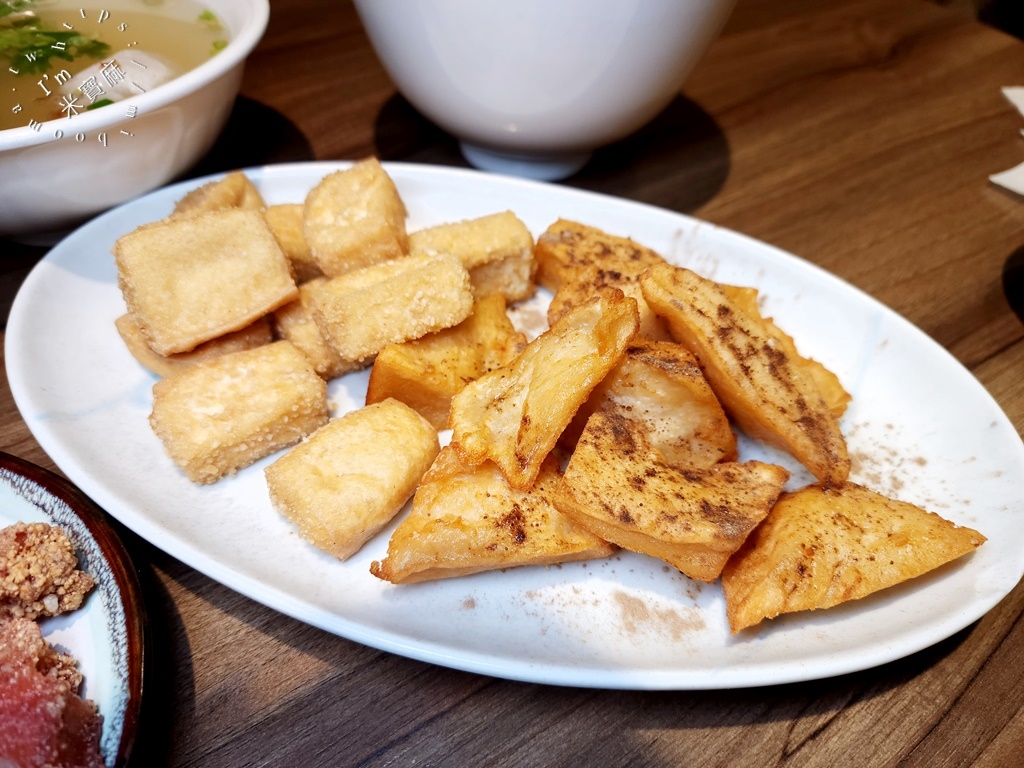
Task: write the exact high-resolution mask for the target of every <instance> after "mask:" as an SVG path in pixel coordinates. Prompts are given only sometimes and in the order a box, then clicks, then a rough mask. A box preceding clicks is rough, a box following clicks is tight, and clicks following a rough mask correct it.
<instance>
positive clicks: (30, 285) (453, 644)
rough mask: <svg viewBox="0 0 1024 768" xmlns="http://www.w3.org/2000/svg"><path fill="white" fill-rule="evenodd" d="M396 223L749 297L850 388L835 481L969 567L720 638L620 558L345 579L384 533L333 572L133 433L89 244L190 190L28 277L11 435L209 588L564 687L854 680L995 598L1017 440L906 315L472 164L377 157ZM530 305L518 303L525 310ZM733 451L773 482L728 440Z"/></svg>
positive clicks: (292, 178) (457, 662)
mask: <svg viewBox="0 0 1024 768" xmlns="http://www.w3.org/2000/svg"><path fill="white" fill-rule="evenodd" d="M345 165H347V164H330V163H312V164H299V165H281V166H272V167H267V168H262V169H254V170H251V171H249V174H250V177H251V178H252V179H253V180H254V182H255V183H256V185H257V187H258V188H259V190H260V192H261V193H262V194H263V195H264V197H265V199H266V200H267V202H268V203H270V204H274V203H283V202H301V201H302V200H303V199H304V197H305V194H306V192H307V191H308V190H309V189H310V188H311V187H312V186H313V185H314V184H316V182H317V181H319V179H321V178H322V177H323V176H324V175H325V174H326V173H328V172H330V171H332V170H336V169H337V168H339V167H344V166H345ZM387 169H388V171H389V172H390V173H391V175H392V176H393V178H394V179H395V181H396V183H397V185H398V188H399V190H400V192H401V194H402V197H403V198H404V200H405V202H406V204H407V206H408V209H409V228H410V230H415V229H418V228H421V227H424V226H428V225H432V224H438V223H442V222H446V221H453V220H458V219H464V218H471V217H475V216H480V215H484V214H487V213H493V212H496V211H500V210H505V209H510V210H512V211H514V212H515V213H516V214H517V215H519V217H520V218H522V219H523V220H524V221H525V222H526V223H527V225H528V226H529V227H530V228H531V229H532V230H533V232H534V233H535V234H538V233H540V232H542V231H543V230H544V229H545V228H547V226H548V225H550V224H551V223H552V222H554V221H555V220H556V219H557V218H559V217H563V218H568V219H575V220H577V221H581V222H584V223H588V224H592V225H595V226H599V227H601V228H603V229H604V230H606V231H608V232H611V233H614V234H618V235H624V236H629V237H632V238H634V239H636V240H638V241H640V242H642V243H644V244H646V245H648V246H650V247H652V248H654V249H656V250H657V251H659V252H661V253H662V254H663V255H664V256H666V257H667V258H668V259H670V260H671V261H674V262H677V263H679V264H684V265H687V266H689V267H691V268H693V269H695V270H696V271H698V272H700V273H702V274H704V275H706V276H708V277H711V278H714V279H717V280H721V281H725V282H731V283H737V284H747V285H753V286H756V287H758V288H759V289H761V292H762V295H763V297H764V307H765V310H766V312H767V313H768V314H769V315H772V316H774V317H775V319H776V320H777V321H778V323H779V325H780V326H781V327H782V328H784V329H786V330H787V331H788V332H789V333H790V334H792V335H793V336H795V337H796V339H797V343H798V344H799V345H800V347H801V350H802V351H803V352H804V353H805V354H808V355H810V356H812V357H815V358H817V359H819V360H821V361H822V362H823V363H825V364H826V365H827V366H829V367H830V368H831V369H832V370H834V371H835V372H836V373H837V374H838V375H839V376H840V378H841V380H842V381H843V383H844V385H845V386H846V388H847V389H848V390H849V391H850V392H851V393H852V395H853V404H852V406H851V408H850V410H849V411H848V413H847V414H846V416H845V417H844V418H843V422H842V423H843V426H844V431H845V433H846V434H847V436H848V440H849V445H850V451H851V454H852V456H853V457H854V465H855V467H854V473H853V479H854V480H857V481H859V482H861V483H863V484H865V485H867V486H869V487H872V488H874V489H876V490H879V491H881V492H883V493H888V494H890V495H894V496H897V497H898V498H900V499H903V500H906V501H910V502H913V503H917V504H920V505H922V506H924V507H926V508H928V509H930V510H932V511H935V512H938V513H939V514H941V515H943V516H944V517H947V518H948V519H951V520H953V521H954V522H956V523H960V524H965V525H970V526H972V527H974V528H977V529H978V530H980V531H981V532H982V533H983V534H985V535H986V536H987V537H988V539H989V540H988V542H987V543H986V544H985V545H984V546H983V547H981V548H980V549H979V550H978V551H977V552H975V553H973V554H972V555H970V556H968V557H966V558H963V559H961V560H960V561H958V562H956V563H954V564H952V565H951V566H947V567H945V568H942V569H940V570H939V571H938V572H936V573H933V574H931V575H929V576H926V577H924V578H921V579H918V580H916V581H915V582H913V583H911V584H906V585H901V586H900V587H897V588H893V589H890V590H887V591H885V592H883V593H882V594H879V595H875V596H873V597H870V598H867V599H864V600H861V601H858V602H857V603H855V604H849V605H845V606H840V607H838V608H836V609H833V610H829V611H823V612H815V613H811V614H794V615H790V616H788V617H784V618H782V619H779V620H776V621H773V622H768V623H767V624H766V625H765V626H763V628H762V629H760V630H759V631H756V632H751V633H744V634H742V635H741V636H738V637H731V636H730V635H729V631H728V627H727V624H726V620H725V608H724V602H723V598H722V593H721V590H720V588H719V587H718V586H717V585H705V586H702V585H700V584H698V583H696V582H693V581H690V580H689V579H687V578H685V577H684V576H682V575H680V574H679V573H677V572H675V571H673V570H672V569H670V568H668V567H667V566H665V565H664V564H663V563H661V562H660V561H656V560H653V559H650V558H646V557H642V556H639V555H633V554H629V553H623V554H621V555H619V556H615V557H612V558H609V559H607V560H603V561H592V562H589V563H582V564H581V563H576V564H570V565H564V566H562V567H551V568H540V567H537V568H520V569H515V570H511V571H507V572H494V573H487V574H480V575H476V576H471V577H466V578H460V579H453V580H447V581H440V582H436V583H427V584H417V585H409V586H402V587H396V586H393V585H390V584H387V583H384V582H381V581H378V580H377V579H375V578H374V577H373V576H371V575H370V574H369V572H368V566H369V563H370V561H371V560H374V559H380V558H382V557H383V555H384V554H385V551H386V548H387V541H388V536H389V533H390V530H391V529H390V528H389V529H388V530H386V531H384V532H382V533H381V534H380V535H378V536H377V537H375V538H374V539H372V540H371V541H370V542H369V543H368V544H367V545H366V546H365V547H364V548H363V549H362V550H361V551H360V552H359V553H358V554H357V555H356V556H355V557H353V558H352V559H351V560H349V561H347V562H345V563H340V562H337V561H335V560H334V559H332V558H331V557H329V556H327V555H325V554H323V553H321V552H319V551H317V550H316V549H314V548H313V547H311V546H310V545H308V544H307V543H305V542H304V541H303V540H302V539H300V538H299V537H298V535H297V534H296V532H295V529H294V528H293V527H292V526H291V525H290V524H289V523H288V522H286V521H285V520H284V519H283V518H281V517H280V516H279V515H278V514H276V513H275V512H274V511H273V509H272V508H271V506H270V503H269V501H268V499H267V491H266V487H265V485H264V480H263V471H262V470H263V468H264V467H265V466H266V465H267V464H268V463H270V462H271V461H272V460H273V458H274V457H269V458H267V459H265V460H263V461H261V462H259V463H258V464H256V465H254V466H252V467H249V468H247V469H245V470H243V471H241V472H239V473H238V474H237V475H236V476H234V477H230V478H227V479H224V480H221V481H220V482H218V483H217V484H215V485H213V486H205V487H201V486H197V485H193V484H192V483H191V482H189V481H188V480H187V479H186V478H185V477H184V475H183V474H182V473H181V472H179V471H178V470H177V469H176V468H175V467H174V465H173V464H172V463H171V462H170V460H169V459H168V458H167V457H166V456H165V454H164V451H163V450H162V446H161V444H160V442H159V440H158V439H157V438H156V436H155V435H154V434H153V433H152V431H151V430H150V428H149V424H148V422H147V417H148V414H149V409H150V402H151V394H150V392H151V387H152V385H153V383H154V381H155V379H154V377H153V376H152V375H150V374H149V373H147V372H146V371H144V370H143V369H142V368H141V367H140V366H139V365H138V364H137V363H136V362H135V361H134V360H133V359H132V357H131V355H130V354H129V353H128V351H127V350H126V349H125V347H124V345H123V344H122V343H121V341H120V338H119V337H118V335H117V332H116V331H115V330H114V319H115V318H116V317H118V316H119V315H120V314H122V313H123V312H124V311H125V307H124V304H123V301H122V298H121V294H120V292H119V290H118V287H117V279H116V271H115V267H114V261H113V258H112V257H111V255H110V249H111V247H112V246H113V244H114V241H115V240H116V238H117V237H119V236H120V235H122V234H125V233H127V232H129V231H130V230H132V229H133V228H134V227H136V226H138V225H140V224H144V223H147V222H150V221H154V220H156V219H159V218H162V217H164V216H166V215H167V214H168V213H169V212H170V210H171V208H172V205H173V203H174V201H175V200H177V199H178V198H180V197H182V196H183V195H184V194H185V192H186V191H187V190H189V189H190V188H192V187H194V186H196V185H198V184H200V183H202V182H204V181H206V180H205V179H198V180H194V181H190V182H187V183H183V184H179V185H177V186H174V187H170V188H166V189H163V190H160V191H158V192H155V193H153V194H150V195H147V196H146V197H144V198H141V199H139V200H137V201H135V202H132V203H130V204H127V205H125V206H123V207H121V208H118V209H115V210H113V211H111V212H109V213H107V214H105V215H103V216H101V217H99V218H98V219H96V220H94V221H92V222H91V223H89V224H87V225H85V226H84V227H82V228H81V229H79V230H77V231H76V232H75V233H74V234H72V235H71V236H70V237H68V238H67V239H66V240H64V241H63V242H62V243H60V244H59V245H58V246H57V247H56V248H54V249H53V251H52V252H51V253H50V254H49V255H48V256H47V257H46V258H45V259H44V260H43V261H42V262H41V263H40V264H39V265H38V266H37V267H36V268H35V269H34V270H33V271H32V273H31V274H30V275H29V277H28V278H27V279H26V281H25V283H24V285H23V287H22V289H21V291H20V293H19V294H18V296H17V298H16V300H15V303H14V307H13V309H12V312H11V316H10V320H9V323H8V328H7V347H6V355H7V369H8V376H9V378H10V382H11V389H12V391H13V393H14V397H15V400H16V402H17V404H18V407H19V408H20V410H21V413H22V415H23V416H24V418H25V420H26V421H27V423H28V425H29V427H30V428H31V430H32V432H33V434H34V435H35V436H36V438H37V439H38V440H39V442H40V444H41V445H42V446H43V448H44V449H45V450H46V451H47V452H48V453H49V454H50V456H51V457H53V459H54V461H55V462H56V463H57V465H58V466H60V467H61V469H62V470H63V471H64V472H65V473H66V474H67V475H68V476H69V477H70V478H72V479H73V480H74V482H75V483H77V484H78V485H79V486H80V487H81V488H82V489H83V490H84V491H85V492H86V493H88V494H89V495H90V496H91V497H92V498H93V499H95V500H96V502H97V503H99V504H100V505H101V506H102V507H103V508H104V509H106V510H107V511H108V512H109V513H110V514H111V515H113V516H115V517H116V518H117V519H119V520H120V521H121V522H123V523H124V524H125V525H127V526H128V527H129V528H131V529H133V530H134V531H136V532H137V533H138V534H139V535H141V536H143V537H144V538H146V539H148V540H149V541H150V542H152V543H153V544H155V545H156V546H158V547H161V548H162V549H164V550H166V551H167V552H169V553H170V554H172V555H174V556H175V557H177V558H179V559H181V560H183V561H184V562H186V563H188V564H190V565H191V566H193V567H195V568H197V569H198V570H200V571H202V572H204V573H206V574H207V575H208V576H210V577H211V578H213V579H216V580H217V581H220V582H222V583H224V584H226V585H228V586H230V587H232V588H233V589H236V590H238V591H239V592H241V593H243V594H245V595H248V596H249V597H251V598H253V599H254V600H258V601H260V602H262V603H264V604H266V605H268V606H271V607H273V608H276V609H277V610H279V611H282V612H283V613H286V614H289V615H291V616H293V617H295V618H297V619H300V620H302V621H305V622H308V623H310V624H313V625H315V626H318V627H322V628H323V629H325V630H328V631H330V632H334V633H336V634H338V635H341V636H344V637H347V638H349V639H351V640H355V641H357V642H360V643H364V644H367V645H370V646H374V647H377V648H381V649H384V650H388V651H391V652H394V653H399V654H403V655H406V656H409V657H412V658H416V659H421V660H425V661H429V662H433V663H436V664H443V665H447V666H451V667H455V668H459V669H464V670H469V671H474V672H480V673H484V674H488V675H495V676H499V677H506V678H512V679H519V680H527V681H534V682H542V683H555V684H565V685H576V686H595V687H608V688H637V689H641V688H651V689H653V688H661V689H697V688H727V687H738V686H754V685H765V684H774V683H783V682H791V681H797V680H806V679H812V678H820V677H827V676H831V675H837V674H841V673H845V672H850V671H855V670H859V669H864V668H867V667H871V666H874V665H878V664H881V663H884V662H887V661H890V660H892V659H896V658H900V657H902V656H905V655H907V654H910V653H913V652H914V651H917V650H919V649H922V648H925V647H927V646H929V645H931V644H933V643H935V642H937V641H939V640H941V639H943V638H946V637H948V636H949V635H951V634H953V633H954V632H956V631H958V630H960V629H962V628H963V627H966V626H967V625H968V624H970V623H971V622H973V621H975V620H976V619H978V618H979V617H981V616H982V615H984V614H985V613H986V612H987V611H988V610H989V609H990V608H992V606H994V605H995V604H996V603H997V602H998V601H999V600H1000V599H1001V598H1002V597H1003V596H1004V595H1006V593H1007V592H1009V591H1010V590H1011V589H1012V588H1013V586H1014V585H1015V584H1016V583H1017V582H1018V581H1019V579H1020V578H1021V575H1022V573H1024V527H1022V526H1021V524H1020V522H1019V520H1018V519H1017V517H1018V515H1019V512H1020V507H1021V495H1022V492H1021V485H1020V478H1021V477H1024V446H1022V444H1021V440H1020V437H1019V436H1018V435H1017V433H1016V430H1015V429H1014V427H1013V425H1012V424H1011V423H1010V422H1009V420H1008V419H1007V418H1006V416H1005V415H1004V414H1003V413H1002V411H1001V410H1000V409H999V407H998V406H997V404H996V403H995V402H994V401H993V400H992V398H991V397H990V396H989V395H988V394H987V392H986V391H985V389H984V388H983V387H982V386H981V385H980V384H979V383H978V382H977V381H976V380H975V379H974V378H973V377H972V376H971V374H970V373H968V372H967V371H966V370H965V369H964V368H963V367H962V366H961V365H959V364H958V363H957V362H956V361H955V360H954V359H953V358H952V357H951V356H950V355H949V354H947V353H946V352H945V351H944V350H943V349H942V348H940V347H939V346H938V345H937V344H935V343H934V342H933V341H932V340H931V339H929V338H928V337H927V336H925V335H924V334H923V333H922V332H921V331H919V330H918V329H916V328H915V327H913V326H912V325H911V324H910V323H908V322H907V321H905V320H903V319H902V318H900V317H899V316H898V315H896V314H895V313H894V312H892V311H890V310H889V309H887V308H886V307H884V306H882V305H881V304H879V303H878V302H876V301H874V300H873V299H871V298H869V297H868V296H866V295H864V294H863V293H861V292H859V291H857V290H856V289H854V288H852V287H851V286H850V285H848V284H846V283H844V282H842V281H841V280H839V279H838V278H836V277H834V276H832V275H830V274H828V273H826V272H824V271H822V270H820V269H818V268H817V267H815V266H813V265H811V264H809V263H807V262H804V261H802V260H800V259H798V258H796V257H794V256H791V255H789V254H787V253H784V252H782V251H780V250H778V249H776V248H773V247H771V246H768V245H765V244H764V243H760V242H757V241H755V240H752V239H750V238H748V237H744V236H742V235H739V234H736V233H734V232H730V231H727V230H723V229H721V228H718V227H715V226H713V225H710V224H707V223H703V222H700V221H697V220H695V219H692V218H688V217H686V216H681V215H678V214H676V213H672V212H669V211H664V210H660V209H656V208H652V207H649V206H645V205H640V204H637V203H632V202H627V201H623V200H618V199H613V198H609V197H604V196H599V195H595V194H590V193H586V192H580V191H577V190H573V189H568V188H564V187H559V186H549V185H543V184H539V183H533V182H527V181H522V180H518V179H512V178H504V177H498V176H488V175H485V174H481V173H478V172H475V171H467V170H456V169H448V168H440V167H429V166H414V165H403V164H391V165H388V166H387ZM548 299H549V297H547V296H545V295H543V294H541V295H538V297H537V298H535V299H533V300H531V301H530V302H529V303H528V304H527V305H526V307H524V308H522V309H519V310H517V312H516V317H517V319H518V320H519V321H520V322H527V321H528V320H529V319H530V318H531V317H537V316H538V315H541V316H542V314H541V313H543V311H544V309H545V307H546V303H547V301H548ZM365 386H366V374H365V372H364V373H360V374H353V375H350V376H348V377H345V378H344V379H341V380H337V381H335V382H333V383H332V385H331V388H330V397H331V399H332V403H333V407H334V412H335V414H339V413H341V412H343V411H346V410H348V409H351V408H353V407H356V406H358V405H360V404H361V403H362V398H363V396H364V394H365ZM741 455H742V457H744V458H767V459H768V460H773V461H777V462H779V463H781V464H784V465H785V466H787V467H789V468H791V469H793V470H794V477H793V479H792V480H791V482H790V486H791V487H794V486H797V485H800V484H803V483H805V482H808V481H809V480H810V478H809V476H808V475H807V473H806V472H804V471H803V470H802V469H800V468H799V467H797V466H795V465H794V464H793V462H792V461H790V460H789V459H788V458H787V457H784V456H780V455H779V454H777V453H774V452H772V451H768V450H765V449H764V448H762V447H761V446H759V445H756V444H753V443H751V442H749V441H743V442H742V445H741Z"/></svg>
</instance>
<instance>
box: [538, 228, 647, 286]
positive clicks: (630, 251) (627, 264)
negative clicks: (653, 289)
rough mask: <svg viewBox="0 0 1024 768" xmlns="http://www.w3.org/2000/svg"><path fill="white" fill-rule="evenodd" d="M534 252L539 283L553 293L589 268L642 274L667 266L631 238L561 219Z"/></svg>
mask: <svg viewBox="0 0 1024 768" xmlns="http://www.w3.org/2000/svg"><path fill="white" fill-rule="evenodd" d="M533 253H534V258H535V259H536V260H537V282H538V283H540V284H541V285H543V286H544V287H545V288H547V289H548V290H549V291H551V292H552V293H554V292H556V291H557V290H558V289H559V288H560V287H561V285H562V283H563V282H565V281H566V280H570V279H574V278H577V277H578V276H579V275H580V274H581V272H582V271H583V270H584V269H586V268H588V267H597V268H599V269H603V270H606V271H607V272H609V273H611V272H619V273H621V274H622V275H639V274H640V273H642V272H643V271H644V270H645V269H647V268H648V267H650V266H652V265H654V264H664V263H665V259H663V258H662V257H661V255H660V254H658V253H656V252H655V251H652V250H651V249H650V248H647V247H645V246H643V245H640V244H639V243H637V242H635V241H633V240H630V239H629V238H626V237H618V236H616V235H610V234H608V233H607V232H604V231H602V230H600V229H598V228H597V227H590V226H587V225H586V224H579V223H577V222H575V221H568V220H566V219H559V220H558V221H556V222H555V223H554V224H552V225H551V226H550V227H548V228H547V230H545V231H544V233H543V234H542V235H541V236H540V237H538V238H537V244H536V246H535V247H534V250H533Z"/></svg>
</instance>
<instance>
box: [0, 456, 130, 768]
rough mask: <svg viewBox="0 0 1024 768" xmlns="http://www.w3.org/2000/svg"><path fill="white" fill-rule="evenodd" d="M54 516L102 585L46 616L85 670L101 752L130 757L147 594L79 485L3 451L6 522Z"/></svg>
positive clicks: (50, 638) (108, 760)
mask: <svg viewBox="0 0 1024 768" xmlns="http://www.w3.org/2000/svg"><path fill="white" fill-rule="evenodd" d="M17 522H23V523H48V524H50V525H57V526H60V527H61V528H62V529H64V531H65V532H66V533H67V534H68V537H69V538H70V539H71V542H72V544H73V545H74V547H75V553H76V555H77V556H78V567H79V568H80V569H81V570H83V571H85V572H86V573H88V574H89V575H90V576H92V577H93V580H94V581H95V582H96V586H95V587H93V589H92V590H91V591H90V592H89V594H88V595H87V596H86V599H85V601H84V602H83V603H82V607H80V608H79V609H78V610H76V611H70V612H68V613H64V614H61V615H59V616H54V617H51V618H47V619H43V620H41V621H40V622H39V627H40V629H41V630H42V632H43V637H44V638H45V639H46V641H47V642H48V643H50V644H51V645H53V646H55V647H56V648H57V649H58V650H60V651H61V652H63V653H70V654H71V655H72V656H73V657H74V659H75V661H77V662H78V671H79V672H81V673H82V689H81V691H79V693H80V694H81V696H82V698H85V699H92V700H93V701H94V702H96V706H97V707H98V708H99V713H100V715H102V716H103V730H102V732H101V734H100V753H101V754H102V756H103V760H104V763H105V764H106V765H108V766H111V767H113V766H124V765H126V764H127V761H128V758H129V756H130V754H131V751H132V747H133V745H134V743H135V733H136V727H137V724H138V717H139V707H140V706H141V701H142V666H143V645H144V639H143V624H144V613H143V607H142V596H141V591H140V588H139V585H138V581H137V579H136V576H135V569H134V567H133V566H132V564H131V560H130V559H129V557H128V553H127V552H126V551H125V549H124V547H123V546H122V544H121V541H120V539H118V537H117V534H116V533H115V532H114V529H113V528H111V527H110V526H109V525H108V523H107V522H106V520H104V518H103V516H102V514H101V513H100V512H99V511H98V510H97V509H95V507H94V506H93V504H92V502H91V501H89V499H87V498H86V497H85V496H84V495H83V494H81V493H80V492H79V491H78V489H77V488H75V487H73V486H72V485H71V484H70V483H68V482H67V481H66V480H64V479H63V478H61V477H59V476H58V475H55V474H54V473H52V472H50V471H48V470H46V469H43V468H42V467H38V466H36V465H35V464H32V463H30V462H28V461H25V460H24V459H19V458H17V457H15V456H10V455H8V454H6V453H0V528H6V527H7V526H9V525H13V524H14V523H17Z"/></svg>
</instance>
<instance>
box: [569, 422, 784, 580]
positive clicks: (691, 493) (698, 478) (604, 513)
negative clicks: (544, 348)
mask: <svg viewBox="0 0 1024 768" xmlns="http://www.w3.org/2000/svg"><path fill="white" fill-rule="evenodd" d="M788 479H789V472H787V471H786V470H785V469H783V468H782V467H778V466H775V465H774V464H764V463H762V462H758V461H747V462H743V463H733V462H729V463H722V464H716V465H715V466H714V467H711V468H709V469H681V468H678V467H672V466H669V465H668V464H666V463H665V462H664V461H663V460H662V458H661V456H659V455H658V453H657V452H656V451H655V450H653V449H652V448H651V446H650V445H649V444H648V443H647V439H646V437H645V436H644V434H643V431H642V428H641V427H640V426H639V425H638V424H637V423H636V422H633V421H631V420H629V419H627V418H624V417H623V416H621V415H619V414H614V413H602V412H598V413H595V414H594V415H593V416H591V417H590V421H588V422H587V428H586V429H585V430H584V431H583V435H582V436H581V437H580V440H579V443H578V444H577V446H576V450H575V452H574V453H573V455H572V458H571V459H570V460H569V465H568V466H567V467H566V470H565V476H564V477H563V478H562V483H561V485H560V486H559V488H558V492H557V493H556V495H555V506H557V507H558V508H559V509H560V510H562V511H563V512H565V513H566V514H567V515H569V516H570V517H572V518H573V519H575V520H576V521H577V522H578V523H580V524H581V525H583V526H585V527H587V528H589V529H590V530H591V531H592V532H593V533H595V534H596V535H598V536H600V537H601V538H602V539H605V540H606V541H610V542H612V543H613V544H618V545H619V546H620V547H623V548H624V549H629V550H632V551H634V552H641V553H643V554H647V555H651V556H652V557H657V558H659V559H661V560H664V561H665V562H667V563H669V564H671V565H673V566H674V567H676V568H678V569H679V570H680V571H682V572H683V573H685V574H686V575H687V576H690V577H691V578H694V579H700V580H701V581H712V580H713V579H715V578H717V577H718V575H719V574H720V573H721V571H722V568H723V567H724V566H725V563H726V561H727V560H728V559H729V556H730V555H732V553H733V552H735V551H736V550H737V549H739V547H740V545H742V544H743V541H744V540H745V539H746V537H747V536H748V534H749V533H750V532H751V531H752V530H754V528H755V526H757V524H758V523H760V522H761V520H762V519H764V517H765V515H767V514H768V510H769V509H770V508H771V506H772V503H773V502H774V501H775V499H776V498H777V497H778V495H779V493H780V492H781V490H782V486H783V485H785V483H786V480H788Z"/></svg>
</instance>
